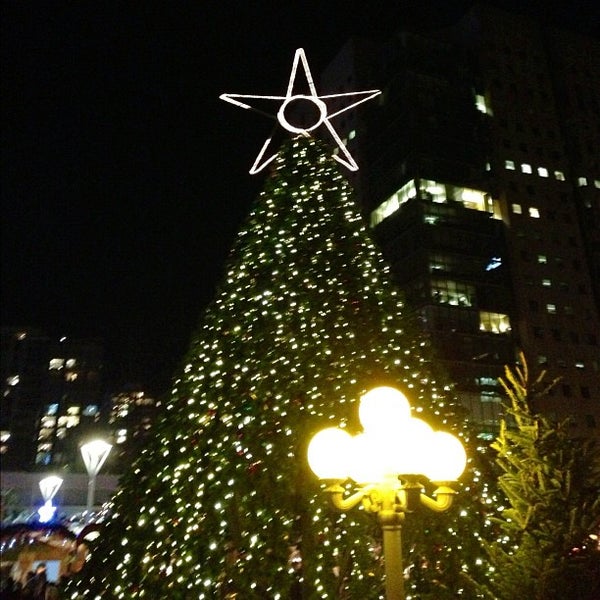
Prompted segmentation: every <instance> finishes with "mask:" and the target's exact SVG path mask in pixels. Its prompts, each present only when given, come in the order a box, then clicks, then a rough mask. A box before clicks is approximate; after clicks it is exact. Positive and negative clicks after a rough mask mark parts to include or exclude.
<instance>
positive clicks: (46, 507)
mask: <svg viewBox="0 0 600 600" xmlns="http://www.w3.org/2000/svg"><path fill="white" fill-rule="evenodd" d="M62 484H63V479H62V477H58V476H57V475H49V476H48V477H44V479H41V480H40V483H39V486H40V492H42V498H43V499H44V504H43V505H42V506H40V508H39V509H38V514H39V515H40V522H41V523H47V522H48V521H51V520H52V517H54V513H55V512H56V506H53V505H52V500H53V498H54V496H56V492H58V490H59V488H60V486H61V485H62Z"/></svg>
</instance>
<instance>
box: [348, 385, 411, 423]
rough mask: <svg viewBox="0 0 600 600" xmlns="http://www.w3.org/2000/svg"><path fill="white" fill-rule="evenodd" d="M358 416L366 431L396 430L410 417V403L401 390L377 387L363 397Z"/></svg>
mask: <svg viewBox="0 0 600 600" xmlns="http://www.w3.org/2000/svg"><path fill="white" fill-rule="evenodd" d="M358 417H359V419H360V422H361V425H362V426H363V429H364V430H365V431H369V432H373V433H379V432H382V433H383V432H389V431H395V430H397V428H398V425H399V424H400V423H401V422H402V421H405V420H406V419H408V418H409V417H410V404H409V403H408V400H407V399H406V396H405V395H404V394H403V393H402V392H401V391H399V390H397V389H395V388H392V387H386V386H382V387H377V388H374V389H372V390H370V391H368V392H367V393H366V394H364V395H363V396H362V397H361V399H360V405H359V407H358Z"/></svg>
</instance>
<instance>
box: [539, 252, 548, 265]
mask: <svg viewBox="0 0 600 600" xmlns="http://www.w3.org/2000/svg"><path fill="white" fill-rule="evenodd" d="M537 261H538V264H540V265H545V264H546V263H547V262H548V259H547V258H546V255H545V254H538V255H537Z"/></svg>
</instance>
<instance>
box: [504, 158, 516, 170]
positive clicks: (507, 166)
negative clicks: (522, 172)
mask: <svg viewBox="0 0 600 600" xmlns="http://www.w3.org/2000/svg"><path fill="white" fill-rule="evenodd" d="M504 168H505V169H507V170H508V171H514V170H515V163H514V161H512V160H505V161H504Z"/></svg>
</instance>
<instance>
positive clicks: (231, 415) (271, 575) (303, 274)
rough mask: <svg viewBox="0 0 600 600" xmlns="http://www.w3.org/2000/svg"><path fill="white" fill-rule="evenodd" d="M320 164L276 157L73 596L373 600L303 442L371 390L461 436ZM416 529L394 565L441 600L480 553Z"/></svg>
mask: <svg viewBox="0 0 600 600" xmlns="http://www.w3.org/2000/svg"><path fill="white" fill-rule="evenodd" d="M329 154H330V152H329V150H328V149H326V148H324V147H323V146H322V145H321V143H319V142H317V141H315V140H313V139H307V138H302V137H300V138H297V139H295V140H292V141H289V142H288V143H286V144H284V146H283V147H282V149H281V151H280V153H279V154H278V157H277V159H276V161H275V163H274V169H273V170H272V173H271V176H270V177H269V178H268V179H267V181H266V183H265V187H264V190H263V191H262V192H261V194H260V195H259V197H258V198H257V201H256V203H255V205H254V207H253V209H252V211H251V213H250V215H249V217H248V220H247V222H246V224H245V225H244V227H243V228H242V230H241V232H240V234H239V236H238V238H237V241H236V243H235V245H234V247H233V249H232V252H231V255H230V259H229V262H228V265H227V268H226V274H225V277H224V280H223V282H222V284H221V285H220V287H219V289H218V290H217V293H216V296H215V299H214V301H213V302H212V303H211V305H210V306H209V307H208V308H207V310H206V312H205V314H204V317H203V320H202V323H201V326H200V328H199V331H198V332H197V335H196V336H195V337H194V339H193V342H192V344H191V348H190V350H189V354H188V355H187V357H186V360H185V361H184V365H183V367H182V369H181V374H180V375H179V377H178V378H177V379H176V381H175V384H174V389H173V392H172V395H171V397H170V400H169V401H168V402H167V403H166V405H165V406H164V407H163V409H164V415H163V418H162V419H161V420H160V422H159V423H158V424H157V425H155V426H154V427H153V429H152V435H151V438H150V440H149V442H148V445H147V447H146V448H145V449H144V451H143V452H142V454H141V455H140V457H139V459H138V460H137V461H136V462H135V463H134V465H133V466H132V468H131V470H130V471H129V472H128V473H127V474H126V475H125V476H124V477H123V479H122V481H121V485H120V491H119V492H118V494H117V495H116V497H115V498H114V500H113V506H112V516H111V517H110V519H109V520H108V521H107V522H106V523H105V525H104V527H103V533H102V536H101V537H100V538H99V541H98V544H97V546H96V547H95V548H94V549H93V552H92V554H91V560H90V561H88V563H87V564H86V566H85V568H84V570H83V572H82V573H81V574H80V577H79V578H78V579H77V580H76V581H74V582H73V585H72V589H71V590H70V591H71V592H72V596H71V597H72V598H75V597H78V594H79V595H80V597H84V598H115V599H116V598H119V599H120V598H128V599H129V598H136V599H138V598H169V599H175V600H177V599H184V598H185V599H188V598H194V599H197V598H207V599H208V598H238V599H242V598H243V599H244V600H247V599H252V598H256V599H260V600H264V599H268V598H273V599H274V598H350V597H351V598H360V599H361V600H366V599H368V598H380V597H382V593H383V592H382V577H383V567H382V558H381V552H380V543H381V541H380V532H379V530H378V526H377V524H376V522H375V520H374V519H373V518H372V516H371V515H366V514H365V511H363V510H359V509H354V510H353V511H351V512H349V513H347V514H344V513H339V512H337V511H336V510H335V509H333V508H332V507H331V506H330V505H329V503H328V499H327V497H326V494H324V493H322V491H321V490H320V484H319V482H318V481H317V480H316V478H315V477H314V476H313V475H312V474H311V473H309V472H308V466H307V461H306V448H307V444H308V441H309V440H310V438H311V437H312V435H313V434H314V433H315V432H316V431H318V430H320V429H322V428H323V427H326V426H333V425H335V426H338V425H340V424H344V423H345V424H347V426H348V427H349V429H352V428H356V426H357V422H356V421H357V410H356V409H357V405H356V404H355V402H356V401H357V400H358V399H359V397H360V396H361V395H362V393H364V392H365V391H366V390H367V389H369V388H371V387H374V386H375V385H382V384H391V385H395V386H397V387H398V388H400V389H402V390H404V391H405V392H406V393H407V395H408V396H409V397H410V400H411V404H412V406H413V408H415V409H416V410H417V411H419V412H422V414H423V415H425V418H426V419H427V420H429V422H430V423H431V424H432V425H433V426H434V427H436V428H444V427H445V428H447V429H451V428H453V429H454V430H455V432H459V433H460V432H462V434H465V432H466V430H465V429H464V427H465V425H464V420H463V419H462V415H461V414H460V412H459V410H458V408H457V406H456V405H455V404H454V403H453V401H452V397H451V394H450V392H449V391H448V388H447V387H446V386H444V385H442V384H440V383H438V377H437V375H436V374H435V373H434V365H433V363H432V362H431V360H430V359H429V355H428V352H429V349H428V345H427V343H426V340H424V339H422V338H421V337H420V336H419V335H418V334H417V333H416V329H415V328H413V326H412V325H411V323H410V322H409V320H408V319H407V318H406V317H405V316H403V307H402V302H401V299H400V297H399V294H398V293H397V291H396V290H395V288H394V287H393V286H392V285H391V284H390V282H389V281H388V268H387V266H386V265H385V264H384V262H383V259H382V258H381V254H380V253H379V251H378V250H377V249H376V247H375V246H374V244H373V243H372V241H371V239H370V237H369V233H368V231H367V229H366V228H365V226H364V223H363V219H362V217H361V215H360V212H359V210H358V208H357V206H356V204H355V202H354V199H353V194H352V190H351V188H350V187H349V185H348V183H347V182H346V180H345V179H344V177H343V176H342V174H341V173H340V172H339V170H338V166H337V164H336V163H335V161H333V160H332V159H331V157H330V156H329ZM469 493H470V494H472V493H474V492H469ZM463 501H464V500H463ZM478 511H479V509H477V510H476V511H475V512H478ZM430 519H431V520H432V522H434V523H435V524H434V525H432V526H430V525H429V524H428V523H429V522H428V521H427V517H426V516H425V515H421V516H418V515H415V521H414V523H415V528H414V529H412V530H411V529H409V526H408V524H407V527H406V529H407V532H406V539H407V543H406V547H405V550H406V553H407V560H411V561H412V560H413V558H414V557H416V562H417V563H418V566H419V567H423V565H424V564H425V563H427V565H428V569H424V568H420V569H417V570H420V574H419V575H418V576H416V575H415V579H414V581H415V583H414V584H413V588H415V587H418V586H421V584H422V585H423V586H425V587H427V586H434V587H435V586H436V581H437V582H438V584H437V585H442V588H440V589H442V591H443V585H446V588H447V590H448V593H447V595H444V594H443V593H441V592H440V593H439V594H438V595H436V597H437V598H443V597H448V598H454V597H455V590H456V588H455V587H454V584H453V583H450V584H448V583H447V582H448V581H455V580H456V568H458V569H459V570H460V568H461V565H463V564H464V562H465V560H466V559H465V558H464V556H463V557H462V558H459V555H460V553H461V550H460V545H461V544H463V543H464V545H465V546H468V545H469V544H471V543H477V539H476V538H474V537H473V535H472V532H470V533H464V532H463V533H461V531H462V530H464V529H465V528H467V522H468V519H466V518H465V516H464V515H463V517H461V523H460V524H459V525H457V526H454V527H453V528H452V527H450V529H451V530H452V531H454V534H453V535H454V536H457V535H458V536H463V537H464V538H465V539H464V541H461V542H457V541H456V540H455V543H452V542H450V543H448V542H449V540H448V532H447V529H448V527H449V523H451V522H452V520H453V519H454V520H456V519H457V517H456V513H454V514H448V515H437V514H435V515H433V514H432V515H431V517H430ZM407 521H408V519H407ZM442 530H443V531H444V533H445V535H442V533H441V532H442ZM468 536H470V540H471V541H469V539H466V538H467V537H468ZM442 537H443V542H442V541H441V539H442ZM458 539H460V537H459V538H458ZM413 562H415V561H413ZM438 562H439V563H440V564H443V565H448V568H447V571H448V573H449V572H450V571H452V575H451V577H446V574H445V573H444V569H439V568H438V567H437V566H436V563H438ZM407 564H408V563H407ZM445 577H446V578H445ZM440 581H442V584H440ZM444 581H446V584H444V583H443V582H444ZM456 585H458V584H456ZM409 588H410V585H409ZM413 597H414V598H417V597H422V598H425V597H427V595H426V593H424V594H423V595H422V596H416V595H415V596H413Z"/></svg>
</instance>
